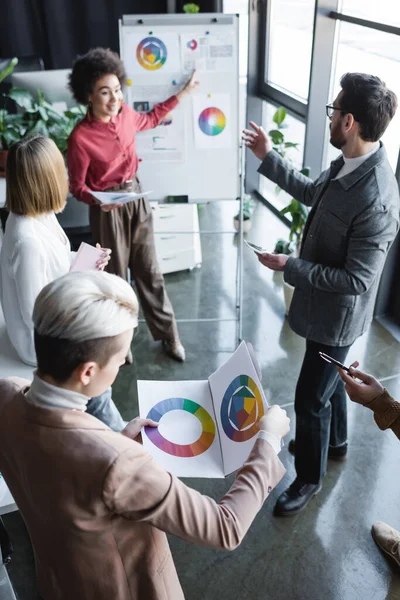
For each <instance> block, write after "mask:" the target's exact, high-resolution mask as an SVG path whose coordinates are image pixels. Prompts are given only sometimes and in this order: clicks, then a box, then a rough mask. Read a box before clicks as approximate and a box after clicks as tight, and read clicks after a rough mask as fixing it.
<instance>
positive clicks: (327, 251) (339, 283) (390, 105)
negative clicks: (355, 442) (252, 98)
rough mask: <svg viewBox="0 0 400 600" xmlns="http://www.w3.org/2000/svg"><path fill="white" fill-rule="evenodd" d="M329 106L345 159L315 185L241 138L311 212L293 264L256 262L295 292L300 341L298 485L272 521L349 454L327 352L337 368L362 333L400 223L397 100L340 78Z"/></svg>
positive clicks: (372, 81)
mask: <svg viewBox="0 0 400 600" xmlns="http://www.w3.org/2000/svg"><path fill="white" fill-rule="evenodd" d="M340 83H341V88H342V89H341V92H340V93H339V95H338V96H337V98H336V99H335V100H334V102H333V103H332V104H329V105H328V106H327V107H326V112H327V116H328V118H329V119H330V142H331V144H332V145H333V146H335V148H338V149H340V150H341V151H342V155H341V156H340V157H339V158H338V159H336V160H335V161H333V162H332V163H331V166H330V168H329V169H328V170H327V171H324V172H323V173H322V174H321V175H320V176H319V177H318V178H317V179H316V180H315V181H312V180H311V179H309V178H307V177H305V176H304V175H302V174H301V173H299V172H298V171H296V170H295V169H293V167H292V166H291V165H290V163H289V162H288V161H286V160H284V159H282V158H281V157H280V156H279V154H277V153H276V152H275V151H274V150H273V149H272V144H271V140H270V139H269V137H268V136H267V135H266V134H265V132H264V130H263V129H262V127H259V126H257V125H256V124H255V123H250V125H251V128H252V131H250V130H245V131H244V134H243V139H244V141H245V143H246V145H247V147H248V148H250V149H251V150H252V151H253V152H254V154H255V155H256V156H257V158H259V159H260V160H261V161H262V163H261V165H260V168H259V172H260V173H261V174H262V175H264V176H265V177H268V178H269V179H271V180H272V181H273V182H275V183H277V184H278V185H279V186H280V187H281V188H283V189H284V190H285V191H286V192H288V193H289V194H290V195H291V196H293V197H294V198H296V199H298V200H300V201H301V202H303V203H304V204H305V205H306V206H311V207H312V208H311V211H310V214H309V216H308V219H307V223H306V225H305V228H304V233H303V239H302V243H301V248H300V251H299V256H298V257H288V256H286V255H283V254H263V255H261V256H259V260H260V262H261V263H262V264H263V265H265V266H266V267H268V268H269V269H272V270H275V271H283V272H284V278H285V281H287V282H288V283H290V284H291V285H293V286H294V287H295V291H294V295H293V300H292V303H291V307H290V311H289V324H290V326H291V328H292V329H293V330H294V331H295V332H296V333H297V334H298V335H300V336H302V337H304V338H305V339H306V352H305V356H304V361H303V365H302V368H301V371H300V375H299V378H298V381H297V387H296V394H295V411H296V439H295V440H292V441H291V442H290V444H289V450H290V451H291V452H292V453H293V454H295V466H296V473H297V477H296V479H295V481H294V482H293V483H292V484H291V486H290V487H289V488H288V489H287V490H286V491H285V492H284V493H283V494H282V495H281V496H280V497H279V498H278V501H277V503H276V506H275V514H276V515H281V516H284V515H295V514H297V513H299V512H300V511H301V510H303V508H305V506H306V505H307V504H308V502H309V501H310V500H311V498H312V497H313V496H314V495H315V494H317V493H318V492H319V491H320V489H321V484H322V479H323V477H324V475H325V472H326V466H327V458H331V459H334V460H340V461H343V460H345V459H346V454H347V411H346V393H345V390H344V385H343V382H342V381H341V379H340V378H339V376H338V372H337V369H336V367H335V366H334V365H332V364H329V363H327V362H325V361H323V360H321V358H320V357H319V354H318V353H319V352H320V351H322V352H325V353H326V354H328V355H329V356H331V357H333V358H334V359H336V360H338V361H340V362H342V363H343V362H344V361H345V360H346V356H347V353H348V351H349V348H350V346H351V344H352V343H353V342H354V340H355V339H356V338H358V337H359V336H360V335H362V334H363V333H364V332H365V331H366V329H367V328H368V326H369V324H370V322H371V320H372V317H373V309H374V304H375V298H376V293H377V290H378V285H379V279H380V275H381V272H382V269H383V265H384V261H385V258H386V255H387V252H388V250H389V248H390V245H391V243H392V242H393V240H394V238H395V236H396V233H397V230H398V225H399V210H400V202H399V191H398V186H397V182H396V179H395V176H394V174H393V171H392V169H391V167H390V164H389V162H388V159H387V156H386V152H385V149H384V147H383V145H382V143H381V142H380V141H379V140H380V138H381V137H382V135H383V133H384V131H385V130H386V128H387V126H388V125H389V123H390V121H391V119H392V118H393V116H394V114H395V111H396V108H397V98H396V95H395V94H394V93H393V92H391V91H390V90H388V89H387V87H386V85H385V84H384V83H383V82H382V81H381V80H380V79H379V78H378V77H374V76H372V75H367V74H363V73H347V74H346V75H344V76H343V77H342V79H341V82H340Z"/></svg>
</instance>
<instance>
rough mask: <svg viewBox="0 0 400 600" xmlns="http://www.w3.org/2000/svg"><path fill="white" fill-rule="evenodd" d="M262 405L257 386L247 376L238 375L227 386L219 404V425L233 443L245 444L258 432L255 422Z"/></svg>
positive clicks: (260, 415) (261, 411) (260, 412)
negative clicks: (220, 424)
mask: <svg viewBox="0 0 400 600" xmlns="http://www.w3.org/2000/svg"><path fill="white" fill-rule="evenodd" d="M263 414H264V403H263V400H262V397H261V393H260V390H259V389H258V387H257V384H256V383H255V381H253V379H252V378H251V377H249V376H248V375H239V376H238V377H236V378H235V379H234V380H233V381H232V383H231V384H230V385H229V386H228V388H227V390H226V392H225V394H224V397H223V399H222V403H221V413H220V416H221V423H222V427H223V430H224V432H225V433H226V435H227V436H228V438H229V439H231V440H232V441H233V442H246V441H247V440H249V439H251V438H252V437H254V436H255V435H256V434H257V433H258V432H259V429H258V426H257V422H258V421H259V420H260V418H261V417H262V416H263Z"/></svg>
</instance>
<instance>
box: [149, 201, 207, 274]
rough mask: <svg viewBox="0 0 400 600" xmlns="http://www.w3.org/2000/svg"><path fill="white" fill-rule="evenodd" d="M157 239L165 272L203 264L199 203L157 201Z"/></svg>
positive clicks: (160, 262) (160, 259) (154, 218)
mask: <svg viewBox="0 0 400 600" xmlns="http://www.w3.org/2000/svg"><path fill="white" fill-rule="evenodd" d="M152 206H153V211H154V212H153V220H154V239H155V246H156V253H157V259H158V262H159V264H160V267H161V271H162V273H164V274H165V273H173V272H175V271H183V270H185V269H193V267H196V266H200V265H201V261H202V257H201V244H200V234H199V217H198V214H197V204H155V203H152Z"/></svg>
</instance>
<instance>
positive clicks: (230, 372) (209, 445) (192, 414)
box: [138, 342, 268, 477]
mask: <svg viewBox="0 0 400 600" xmlns="http://www.w3.org/2000/svg"><path fill="white" fill-rule="evenodd" d="M255 360H256V359H255V357H254V355H253V353H252V352H251V351H249V348H248V346H247V344H246V342H242V343H241V344H240V345H239V347H238V348H237V349H236V351H235V352H234V354H233V355H232V356H231V357H230V358H229V360H227V362H226V363H225V364H223V365H222V366H221V367H220V368H219V369H218V370H217V371H215V373H213V374H212V375H210V377H209V378H208V380H205V381H138V392H139V409H140V416H141V417H147V418H149V419H153V420H154V421H157V422H158V423H159V426H158V427H146V428H145V430H144V431H143V434H142V437H143V445H144V447H145V448H146V450H148V452H150V454H151V455H152V456H153V457H154V458H155V459H156V460H157V462H158V463H159V464H161V465H163V467H165V469H167V470H168V471H170V472H171V473H173V474H174V475H177V476H178V477H225V476H226V475H229V474H230V473H232V472H233V471H235V470H237V469H239V468H240V467H241V466H242V465H243V463H244V462H245V461H246V459H247V457H248V455H249V453H250V451H251V449H252V447H253V445H254V442H255V439H256V436H257V434H258V431H259V429H258V426H257V422H258V421H259V419H260V418H261V417H262V415H263V414H264V413H265V411H266V410H267V408H268V404H267V401H266V399H265V396H264V392H263V389H262V387H261V383H260V380H259V377H258V375H257V370H256V366H255Z"/></svg>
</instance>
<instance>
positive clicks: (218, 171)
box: [120, 14, 240, 202]
mask: <svg viewBox="0 0 400 600" xmlns="http://www.w3.org/2000/svg"><path fill="white" fill-rule="evenodd" d="M238 39H239V18H238V16H237V15H219V14H212V15H208V14H198V15H128V16H124V17H123V18H122V20H121V22H120V53H121V57H122V58H123V60H124V63H125V67H126V71H127V76H128V79H130V80H131V82H132V85H130V86H128V87H127V88H126V95H125V100H126V102H127V103H128V104H129V105H130V106H131V107H132V108H133V109H134V110H137V111H138V112H148V111H150V110H151V109H152V108H153V106H154V104H155V103H157V102H163V101H165V100H166V99H167V98H169V97H171V96H172V95H174V94H177V93H178V92H179V91H180V90H181V89H182V87H183V86H184V84H185V82H186V81H187V80H188V78H189V77H190V75H191V73H192V71H193V68H196V78H197V79H198V80H199V82H200V86H199V88H198V89H196V90H195V91H194V92H193V93H192V94H191V95H190V96H187V97H185V98H183V99H182V101H181V102H180V104H179V105H178V107H177V108H176V109H174V110H172V111H171V112H170V113H169V114H168V115H166V116H165V117H164V118H163V120H162V122H161V123H160V124H159V126H158V127H156V128H155V129H152V130H148V131H145V132H140V133H138V134H137V135H136V148H137V153H138V157H139V159H141V160H140V166H139V172H138V175H139V177H140V180H141V182H142V185H143V186H144V187H145V189H151V190H153V193H152V194H151V196H150V200H158V201H163V200H165V199H166V197H167V196H181V195H185V196H186V195H187V196H188V198H189V202H204V201H210V200H233V199H236V198H238V197H239V194H240V179H239V172H240V160H239V153H240V149H239V146H240V130H239V61H238V50H239V49H238Z"/></svg>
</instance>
